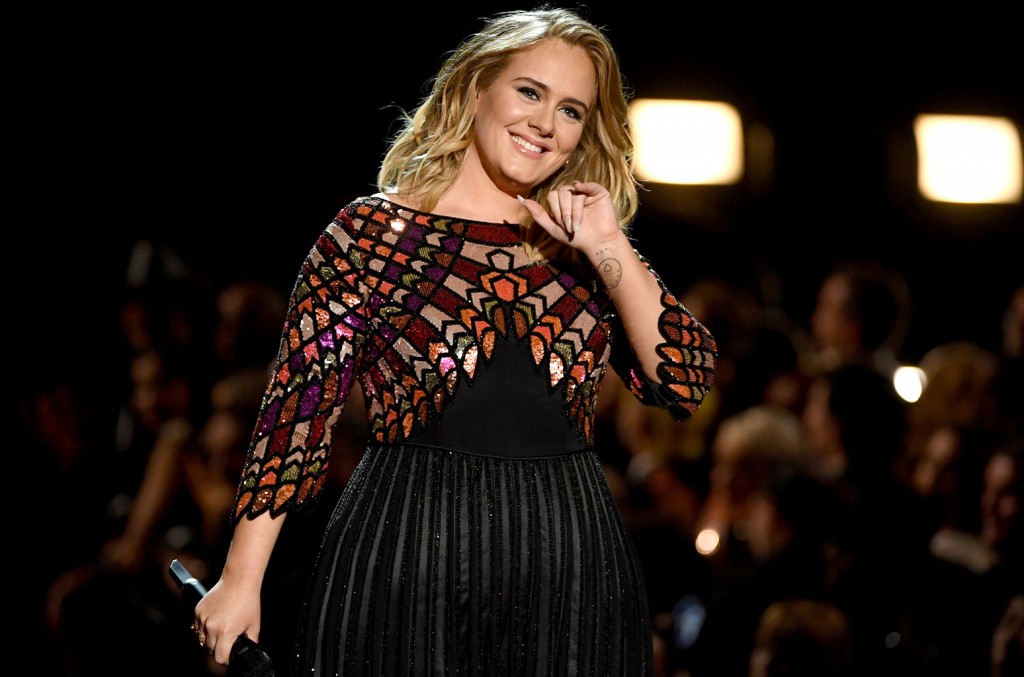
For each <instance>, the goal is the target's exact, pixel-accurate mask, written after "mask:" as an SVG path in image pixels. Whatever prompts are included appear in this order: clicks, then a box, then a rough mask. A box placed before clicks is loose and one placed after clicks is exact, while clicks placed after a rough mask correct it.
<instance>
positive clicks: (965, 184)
mask: <svg viewBox="0 0 1024 677" xmlns="http://www.w3.org/2000/svg"><path fill="white" fill-rule="evenodd" d="M914 138H915V141H916V143H917V157H918V169H917V184H918V189H919V190H920V191H921V194H922V195H923V196H924V197H925V198H927V199H929V200H933V201H936V202H959V203H969V204H981V203H988V204H999V203H1003V204H1006V203H1018V202H1020V201H1021V192H1022V190H1024V187H1022V186H1024V183H1022V175H1024V171H1022V168H1021V167H1022V164H1024V162H1022V159H1021V140H1020V134H1019V131H1018V129H1017V127H1016V125H1015V124H1014V123H1013V121H1011V120H1009V119H1007V118H1002V117H990V116H980V115H918V116H917V117H916V118H915V120H914Z"/></svg>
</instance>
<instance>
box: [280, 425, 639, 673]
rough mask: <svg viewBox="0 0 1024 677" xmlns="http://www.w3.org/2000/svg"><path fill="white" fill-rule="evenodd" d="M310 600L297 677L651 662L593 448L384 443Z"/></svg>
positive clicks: (558, 669)
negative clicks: (511, 452)
mask: <svg viewBox="0 0 1024 677" xmlns="http://www.w3.org/2000/svg"><path fill="white" fill-rule="evenodd" d="M304 603H305V605H306V608H305V610H304V611H305V613H304V615H303V621H302V625H301V627H300V629H299V634H298V638H297V644H296V655H295V658H294V660H293V665H292V667H293V672H292V674H293V675H296V676H298V675H302V676H304V677H310V676H326V675H352V676H355V675H360V676H362V675H374V676H377V675H388V676H392V675H394V676H399V675H481V676H483V675H486V676H488V677H494V676H500V675H509V676H515V677H521V676H523V675H529V676H535V675H536V676H541V675H551V676H556V675H557V676H558V677H566V676H567V675H600V676H602V677H611V676H619V675H621V676H630V677H631V676H633V675H637V676H644V677H649V676H650V675H652V674H653V671H652V667H651V665H652V664H651V632H650V617H649V613H648V607H647V598H646V593H645V590H644V584H643V580H642V576H641V573H640V566H639V563H638V561H637V558H636V553H635V550H634V548H633V544H632V542H631V541H630V537H629V534H628V532H627V531H626V528H625V526H624V524H623V521H622V519H621V515H620V513H619V512H618V509H617V507H616V505H615V503H614V500H613V498H612V496H611V493H610V491H609V489H608V485H607V483H606V480H605V476H604V473H603V471H602V469H601V466H600V463H599V461H598V459H597V457H596V456H595V455H594V453H593V451H592V450H581V451H576V452H571V453H566V454H561V455H557V456H551V457H545V458H529V459H509V458H498V457H490V456H483V455H475V454H468V453H462V452H456V451H448V450H445V449H439V448H435V447H426V446H418V445H411V444H405V445H398V446H374V447H371V448H370V449H368V451H367V453H366V455H365V456H364V458H363V459H362V461H361V463H360V464H359V466H358V468H357V469H356V471H355V473H354V474H353V476H352V478H351V479H350V481H349V483H348V485H347V487H346V489H345V491H344V492H343V494H342V496H341V498H340V500H339V502H338V505H337V507H336V509H335V511H334V514H333V516H332V518H331V520H330V525H329V527H328V530H327V532H326V535H325V538H324V541H323V545H322V549H321V551H320V554H319V557H318V560H317V563H316V566H315V568H314V572H313V578H312V579H311V581H310V584H309V590H308V594H307V598H306V600H305V602H304Z"/></svg>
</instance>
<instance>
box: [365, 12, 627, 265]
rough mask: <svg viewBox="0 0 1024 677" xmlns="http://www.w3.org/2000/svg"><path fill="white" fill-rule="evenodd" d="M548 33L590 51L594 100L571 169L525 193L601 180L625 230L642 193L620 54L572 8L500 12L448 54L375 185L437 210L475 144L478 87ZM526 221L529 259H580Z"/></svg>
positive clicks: (542, 194)
mask: <svg viewBox="0 0 1024 677" xmlns="http://www.w3.org/2000/svg"><path fill="white" fill-rule="evenodd" d="M546 39H556V40H561V41H562V42H564V43H566V44H568V45H571V46H574V47H580V48H582V49H583V50H585V51H586V53H587V54H588V55H589V56H590V60H591V61H592V62H593V64H594V69H595V70H596V72H597V83H596V84H597V100H596V101H595V102H594V106H593V108H592V110H591V112H590V114H589V115H588V117H587V119H586V122H585V123H584V130H583V135H582V137H581V138H580V142H579V145H578V146H577V147H576V150H574V151H573V153H572V155H570V157H569V160H568V163H567V164H566V166H565V167H563V168H562V169H560V170H559V171H557V172H555V173H554V174H553V175H552V176H550V177H548V178H547V179H546V180H545V181H544V182H543V183H541V184H540V185H538V186H537V187H536V188H535V189H534V191H533V194H532V195H530V196H529V197H531V198H533V199H535V200H537V201H538V202H540V203H541V204H547V203H546V197H547V195H548V193H550V192H551V191H552V190H556V189H557V188H559V187H560V186H563V185H565V184H567V183H570V182H571V181H573V180H583V181H596V182H597V183H600V184H602V185H603V186H605V187H606V188H607V189H608V191H609V193H610V194H611V198H612V201H613V203H614V204H615V206H616V208H617V210H618V219H619V225H620V227H621V228H622V229H623V230H624V231H628V228H629V225H630V224H631V223H632V221H633V218H634V216H635V215H636V211H637V207H638V198H637V182H636V179H635V178H634V176H633V172H632V157H633V141H632V138H631V136H630V130H629V106H628V98H629V92H628V91H627V89H626V86H625V84H624V82H623V77H622V74H621V72H620V70H619V60H618V56H617V55H616V53H615V50H614V49H613V48H612V45H611V43H610V42H609V41H608V38H607V37H605V35H604V33H603V32H602V31H601V29H599V28H598V27H596V26H594V25H593V24H592V23H590V22H589V21H587V20H586V19H584V18H582V16H580V14H578V13H577V12H575V11H573V10H569V9H562V8H552V7H550V6H547V5H545V6H542V7H540V8H539V9H535V10H530V11H510V12H502V13H499V14H497V15H495V16H494V17H492V18H490V19H488V20H487V21H486V22H485V24H484V26H483V28H482V29H481V30H480V31H479V32H477V33H474V34H472V35H470V36H469V37H468V38H466V39H465V40H464V41H463V42H462V43H461V44H460V45H459V47H458V48H456V49H455V50H454V51H453V52H451V53H450V54H449V55H448V57H447V58H446V59H445V61H444V63H443V64H442V66H441V69H440V70H439V71H438V73H437V75H436V76H434V78H433V80H432V83H431V89H430V93H429V94H428V95H427V96H426V97H425V98H424V99H423V100H422V102H421V103H420V105H419V107H418V108H417V109H416V111H415V112H414V113H413V114H412V115H411V116H410V115H408V114H403V115H402V116H401V118H400V119H401V121H402V126H401V128H400V130H399V132H398V133H397V134H396V135H395V136H394V138H393V139H392V140H391V145H390V147H389V149H388V151H387V153H386V154H385V156H384V160H383V162H382V163H381V167H380V171H379V173H378V175H377V187H378V189H379V190H381V191H382V192H385V193H398V194H400V195H403V196H406V197H410V198H412V199H415V200H416V202H417V204H418V206H419V208H420V209H423V210H424V211H431V210H432V209H434V207H435V206H436V205H437V202H438V200H439V199H440V198H441V196H442V195H443V194H444V192H445V191H446V190H447V189H448V188H449V187H450V186H451V185H452V183H453V182H454V181H455V178H456V176H457V175H458V173H459V171H460V169H461V168H462V163H463V160H464V158H465V154H466V149H467V148H468V147H469V145H470V143H471V142H472V134H473V123H474V111H475V107H474V105H473V101H474V98H475V97H476V93H477V92H479V91H483V90H486V89H487V88H488V87H490V86H491V84H492V83H493V82H494V81H495V80H496V79H497V77H498V75H499V74H500V73H501V72H502V71H503V70H504V69H505V67H506V65H507V63H508V61H509V59H511V57H512V56H514V55H515V54H518V53H519V52H522V51H524V50H526V49H529V48H530V47H533V46H534V45H536V44H537V43H539V42H541V41H542V40H546ZM522 225H523V227H524V229H525V234H524V240H525V242H526V243H527V245H528V249H529V250H530V253H531V256H532V257H533V258H535V259H551V258H561V259H566V258H568V259H569V260H570V261H571V262H574V263H578V262H579V261H578V259H577V257H576V256H575V254H574V250H571V249H570V248H568V247H562V246H560V245H559V244H558V243H557V242H556V241H555V240H554V239H553V238H551V237H550V236H549V235H547V233H546V232H544V230H543V229H542V228H531V226H532V223H525V224H522Z"/></svg>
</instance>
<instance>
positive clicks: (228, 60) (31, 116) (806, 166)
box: [12, 2, 1024, 370]
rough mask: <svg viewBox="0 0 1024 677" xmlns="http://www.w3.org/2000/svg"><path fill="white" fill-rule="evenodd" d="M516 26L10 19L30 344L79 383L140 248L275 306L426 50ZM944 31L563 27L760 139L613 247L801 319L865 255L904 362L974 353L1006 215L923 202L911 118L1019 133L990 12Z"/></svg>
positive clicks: (473, 13)
mask: <svg viewBox="0 0 1024 677" xmlns="http://www.w3.org/2000/svg"><path fill="white" fill-rule="evenodd" d="M530 6H532V5H530V4H528V3H527V4H523V5H516V4H511V3H473V4H472V5H470V6H461V7H458V8H457V7H456V6H455V5H451V4H445V3H437V2H434V3H421V4H417V5H412V6H406V7H402V8H401V9H398V8H396V7H394V6H392V5H391V4H375V3H369V4H363V5H360V6H353V5H351V4H349V5H348V6H342V5H340V4H339V5H337V6H335V7H333V8H329V9H311V8H304V7H296V6H289V7H288V8H287V9H283V8H282V7H276V6H268V7H265V8H257V7H256V6H255V5H249V6H239V7H235V8H232V9H227V8H211V7H209V6H206V7H187V6H183V5H180V4H179V5H166V6H163V5H147V6H146V7H145V8H144V9H141V8H140V9H139V10H131V11H128V12H125V11H124V10H120V11H118V12H117V13H116V14H115V13H114V12H113V10H98V9H96V8H94V7H93V8H88V9H85V8H79V9H72V10H63V13H60V14H56V13H55V15H54V16H41V17H38V18H37V19H36V20H35V21H33V22H28V23H25V24H24V25H22V26H21V28H23V29H24V30H25V31H26V33H27V34H28V37H29V38H31V39H30V40H29V41H28V43H30V45H31V46H30V47H27V48H25V52H24V53H23V54H22V55H21V56H22V58H20V59H19V60H17V63H16V66H17V68H16V70H17V72H18V73H20V74H21V77H24V78H25V81H26V82H30V83H31V85H30V86H29V87H27V88H26V96H25V97H24V98H23V99H22V100H21V101H20V104H21V105H20V106H19V109H20V110H24V111H26V113H27V118H28V119H26V120H25V124H23V125H19V126H20V127H21V129H12V132H14V133H16V137H15V138H16V140H17V141H19V142H20V143H18V144H17V145H18V146H20V147H22V148H25V149H26V150H28V153H27V155H26V157H25V158H24V159H23V160H22V161H20V162H21V165H22V166H21V167H20V169H21V170H22V171H21V172H20V173H19V175H20V176H22V177H28V181H27V182H26V185H27V186H28V189H27V190H26V191H25V193H24V194H23V195H18V196H16V197H19V198H21V197H28V198H29V200H30V201H31V203H30V206H31V207H32V210H31V212H30V214H31V216H30V218H29V220H28V221H27V222H25V223H24V225H23V226H22V227H21V228H20V230H21V231H22V232H24V233H27V235H28V237H29V241H30V242H32V243H34V249H32V250H30V251H29V252H28V255H27V256H18V257H15V258H16V259H17V260H16V261H15V262H14V263H15V269H16V270H18V271H19V272H20V273H21V275H22V277H21V278H20V279H21V280H22V281H23V286H21V287H20V289H22V290H27V291H28V293H29V295H30V297H31V298H38V299H39V300H40V301H41V303H40V304H37V305H35V306H33V307H34V308H35V311H33V313H32V316H33V317H35V318H42V324H41V325H37V326H35V327H33V328H31V333H32V335H33V337H36V336H41V337H42V338H43V341H44V343H43V346H42V349H43V350H44V351H53V350H60V351H72V353H73V351H77V350H87V351H93V352H92V353H87V354H85V355H83V356H82V358H81V359H78V358H77V357H76V358H75V359H74V361H72V362H71V363H70V364H72V365H75V366H80V367H82V368H83V369H85V370H91V369H94V368H95V366H96V361H95V360H96V359H101V358H102V353H101V352H97V351H102V349H103V348H104V347H105V346H107V345H108V344H109V343H110V342H112V341H114V340H115V338H114V337H116V332H117V331H118V329H117V325H116V319H115V318H116V315H115V313H116V308H117V302H118V299H119V298H120V294H121V292H122V290H123V287H124V279H125V269H126V267H127V262H128V257H129V254H130V251H131V248H132V245H133V244H134V243H136V242H137V241H139V240H150V241H152V242H153V243H155V244H157V245H158V246H160V247H165V248H167V249H169V250H171V251H174V252H176V253H177V255H178V256H179V257H180V258H181V260H182V261H183V262H184V263H185V264H186V265H187V266H189V267H191V268H193V269H194V270H195V271H196V272H197V273H198V274H199V275H201V276H202V277H203V278H204V279H206V280H207V281H208V282H209V284H210V286H211V289H213V288H217V287H219V286H220V285H222V284H224V283H226V282H228V281H231V280H234V279H237V278H239V277H249V276H252V277H258V278H262V279H265V280H267V281H270V282H271V283H273V284H275V285H277V286H279V287H280V288H281V289H283V290H285V291H287V290H290V288H291V284H292V282H293V280H294V276H295V274H296V273H297V271H298V267H299V265H300V263H301V260H302V258H303V257H304V256H305V254H306V252H307V251H308V249H309V247H310V246H311V245H312V243H313V241H314V239H315V238H316V236H317V235H318V234H319V233H320V231H321V230H322V229H323V227H324V226H326V224H327V223H328V222H329V220H330V219H331V217H332V216H333V215H334V214H335V213H336V212H337V210H338V209H339V208H340V207H341V206H342V205H343V204H345V203H346V202H347V201H349V200H350V199H352V198H354V197H356V196H359V195H363V194H367V193H371V192H375V190H376V188H375V186H374V185H373V184H374V180H375V177H376V172H377V168H378V164H379V161H380V159H381V157H382V156H383V152H384V149H385V139H386V137H388V136H389V135H390V134H391V133H392V132H393V131H394V129H395V127H394V125H393V122H394V120H395V118H396V117H397V113H398V109H399V108H404V109H412V108H413V107H414V106H415V105H416V104H417V102H418V101H419V99H420V98H421V96H422V95H423V94H424V93H425V92H426V85H425V83H426V82H427V80H428V79H429V78H430V77H431V76H432V75H433V73H434V72H435V70H436V68H437V67H438V66H439V64H440V63H441V59H442V57H443V56H444V54H445V53H446V52H448V51H449V50H451V49H452V48H454V47H455V46H456V44H457V43H458V41H459V40H460V39H461V38H462V37H463V36H465V35H466V34H468V33H469V32H471V31H473V30H474V29H476V28H477V27H479V25H480V23H481V21H480V18H481V17H483V16H485V15H489V14H491V13H492V12H494V11H499V10H506V9H513V8H517V7H530ZM937 7H938V5H928V6H926V8H927V9H928V11H930V12H935V11H936V8H937ZM104 11H108V12H109V14H108V15H104V14H103V12H104ZM946 11H947V13H946V14H940V15H934V14H933V15H927V16H923V17H922V16H918V15H913V14H912V13H911V12H910V9H909V8H904V9H900V10H899V11H897V9H896V6H895V5H891V6H887V7H876V8H872V7H870V6H865V5H844V6H830V7H828V8H826V7H824V6H823V5H821V4H814V5H808V6H806V8H805V9H801V10H796V9H785V8H780V7H777V6H776V7H773V8H771V9H765V8H759V9H756V10H749V9H746V8H742V7H740V6H739V5H737V4H721V3H720V4H718V5H716V6H715V7H713V8H708V7H698V6H697V5H690V4H686V3H658V4H654V3H616V4H615V6H614V8H611V6H609V5H604V4H597V3H595V4H594V5H593V7H592V8H591V9H588V10H586V13H588V14H589V16H590V18H591V19H592V20H593V21H594V22H595V23H597V24H598V25H601V26H604V27H605V28H606V29H607V32H608V34H609V36H610V38H611V40H612V41H613V44H615V46H616V48H617V50H618V52H619V56H620V59H621V66H622V69H623V71H624V74H625V76H626V78H627V81H628V83H629V84H630V85H631V86H632V88H633V90H634V94H635V95H636V96H638V97H646V96H691V97H705V98H711V99H722V100H726V101H729V102H730V103H732V104H733V105H735V106H736V107H737V108H738V109H739V111H740V113H741V115H742V116H743V122H744V126H745V128H746V129H747V131H748V134H751V137H750V138H752V139H757V138H763V137H764V136H765V133H767V135H768V137H770V139H771V144H770V146H769V147H770V149H771V150H770V152H764V151H757V152H756V153H755V152H754V151H750V155H749V156H748V163H749V164H748V173H747V176H746V177H745V178H744V180H743V181H742V182H741V183H740V184H738V185H735V186H727V187H717V188H693V187H690V188H684V187H667V186H656V185H650V186H648V188H649V189H650V192H649V193H645V194H644V195H643V196H642V205H641V211H640V214H639V217H638V219H637V221H636V224H635V226H634V231H633V232H634V236H635V238H636V243H637V247H638V249H639V250H640V251H641V252H643V253H644V254H645V255H647V256H648V257H649V258H651V259H652V261H653V263H654V265H655V268H656V269H657V270H658V272H659V273H660V274H661V275H662V277H664V278H665V279H666V281H667V282H668V283H669V285H670V286H671V287H673V288H674V289H677V290H680V289H682V288H683V287H685V286H686V285H687V284H688V283H690V282H691V281H693V280H695V279H696V278H698V277H701V276H706V275H715V276H720V277H723V278H727V279H731V280H735V281H739V282H741V283H744V284H747V283H749V284H750V285H752V287H753V288H756V289H757V290H758V292H759V294H760V295H761V296H762V298H763V299H764V302H765V303H766V304H769V305H774V306H777V307H779V308H781V309H782V310H783V311H784V312H785V313H786V314H787V315H789V316H790V317H792V318H793V319H794V320H795V321H797V322H800V323H803V322H805V321H806V319H807V315H808V313H809V311H810V306H811V304H812V302H813V298H814V294H815V293H816V288H817V284H818V283H819V282H820V280H821V278H822V276H823V275H824V273H825V272H826V271H827V269H828V268H830V267H831V266H832V264H833V263H835V262H837V261H839V260H842V259H849V258H873V259H877V260H880V261H883V262H887V263H891V264H894V265H896V266H897V267H898V268H900V269H901V270H902V271H903V272H904V273H905V274H906V275H907V278H908V281H909V282H910V284H911V289H912V291H913V294H914V307H913V324H912V329H911V334H910V336H909V338H908V341H907V344H906V347H905V353H906V354H905V355H903V357H904V358H905V359H910V360H912V359H917V358H919V357H921V356H922V354H923V353H924V352H925V351H926V350H927V349H928V348H931V347H933V346H935V345H938V344H940V343H943V342H945V341H949V340H954V339H970V340H976V341H978V342H979V343H981V344H982V345H985V346H987V347H993V348H994V347H997V346H998V342H999V340H1000V321H1001V314H1002V311H1003V309H1004V308H1005V307H1006V304H1007V303H1008V301H1009V297H1010V293H1011V289H1012V287H1013V285H1015V284H1018V283H1020V282H1021V281H1022V275H1021V271H1022V265H1021V262H1020V259H1021V252H1022V251H1024V246H1022V245H1024V216H1022V214H1024V209H1022V205H1020V204H1016V205H996V206H987V207H986V206H973V207H972V206H957V205H940V204H929V203H926V202H925V201H923V200H922V199H921V198H920V197H919V196H918V195H917V193H916V187H915V183H914V182H915V177H914V171H915V164H914V163H915V157H914V148H913V138H912V128H911V124H912V120H913V117H914V115H915V114H916V113H918V112H938V113H955V112H965V113H984V114H994V115H1006V116H1010V117H1012V118H1013V119H1014V120H1015V121H1016V122H1017V125H1018V128H1020V127H1021V125H1022V123H1024V118H1022V112H1021V111H1022V108H1021V95H1022V88H1024V86H1022V76H1021V74H1020V73H1021V65H1022V58H1021V52H1020V34H1019V23H1018V21H1017V17H1015V16H1012V14H1011V12H1010V7H1009V3H1006V4H1005V8H1003V9H998V10H997V9H994V8H991V7H988V6H986V5H985V4H978V3H960V4H956V5H953V6H950V7H949V8H948V9H947V10H946ZM12 28H13V29H15V30H17V29H18V26H12ZM19 185H20V184H19ZM19 250H20V247H19ZM40 308H45V309H46V310H45V312H39V309H40ZM65 354H68V353H65ZM52 363H53V362H51V364H52ZM67 364H69V363H68V362H65V363H64V366H63V367H62V368H66V367H67Z"/></svg>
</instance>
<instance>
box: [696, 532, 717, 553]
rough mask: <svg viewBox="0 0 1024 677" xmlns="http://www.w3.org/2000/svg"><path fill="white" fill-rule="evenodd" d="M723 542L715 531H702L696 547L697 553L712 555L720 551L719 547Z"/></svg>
mask: <svg viewBox="0 0 1024 677" xmlns="http://www.w3.org/2000/svg"><path fill="white" fill-rule="evenodd" d="M721 542H722V539H721V537H720V536H719V535H718V532H717V531H715V530H714V529H701V530H700V533H698V534H697V539H696V541H695V547H696V548H697V552H699V553H700V554H702V555H712V554H714V553H715V552H717V551H718V546H719V544H720V543H721Z"/></svg>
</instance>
